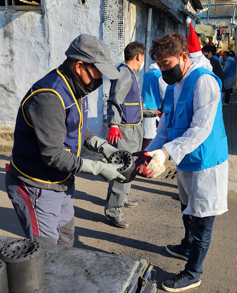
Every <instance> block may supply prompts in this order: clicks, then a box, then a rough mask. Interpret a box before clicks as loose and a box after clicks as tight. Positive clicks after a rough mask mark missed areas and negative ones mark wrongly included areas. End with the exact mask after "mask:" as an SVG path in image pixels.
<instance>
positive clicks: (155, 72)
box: [142, 68, 162, 109]
mask: <svg viewBox="0 0 237 293" xmlns="http://www.w3.org/2000/svg"><path fill="white" fill-rule="evenodd" d="M161 75H162V74H161V71H160V70H159V69H156V68H153V69H150V70H149V71H147V72H146V73H145V74H144V76H143V86H142V100H143V105H144V108H145V109H147V108H149V109H154V108H156V109H160V107H161V104H162V100H161V98H160V91H159V78H160V77H161Z"/></svg>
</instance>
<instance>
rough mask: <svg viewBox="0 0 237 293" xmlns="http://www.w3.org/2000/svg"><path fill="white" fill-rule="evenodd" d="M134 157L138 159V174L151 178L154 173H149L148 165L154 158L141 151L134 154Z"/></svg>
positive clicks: (136, 163)
mask: <svg viewBox="0 0 237 293" xmlns="http://www.w3.org/2000/svg"><path fill="white" fill-rule="evenodd" d="M132 155H133V156H134V157H138V158H137V159H136V161H135V166H136V170H137V172H138V174H140V175H143V176H145V177H150V175H151V174H152V172H153V171H152V172H150V173H148V174H146V173H147V171H148V169H147V165H148V164H149V162H150V160H151V159H152V157H151V156H150V155H148V153H147V151H140V152H136V153H133V154H132Z"/></svg>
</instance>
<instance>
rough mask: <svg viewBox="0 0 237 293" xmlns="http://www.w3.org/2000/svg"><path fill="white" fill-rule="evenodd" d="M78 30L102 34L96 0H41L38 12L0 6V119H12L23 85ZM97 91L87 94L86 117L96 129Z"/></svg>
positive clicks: (57, 58)
mask: <svg viewBox="0 0 237 293" xmlns="http://www.w3.org/2000/svg"><path fill="white" fill-rule="evenodd" d="M81 33H89V34H92V35H95V36H97V37H100V38H101V37H102V36H101V34H102V31H101V2H100V1H98V0H90V1H87V2H86V4H84V5H82V4H81V1H77V0H68V1H56V0H45V7H44V11H41V12H29V11H24V12H10V11H0V44H1V46H0V76H1V79H0V97H1V99H0V124H2V125H8V126H10V125H14V124H15V118H16V114H17V110H18V107H19V103H20V100H21V99H22V98H23V96H24V95H25V93H26V91H27V90H28V89H29V87H30V86H31V85H32V84H33V83H34V82H35V81H37V80H38V79H39V78H40V77H42V76H44V75H45V74H46V73H47V72H48V71H50V70H51V69H53V68H55V67H57V66H58V65H60V64H61V63H62V62H63V60H64V59H65V54H64V52H65V51H66V49H67V47H68V46H69V44H70V42H71V41H72V40H73V39H74V38H75V37H76V36H78V35H79V34H81ZM102 96H103V94H102V89H100V90H99V91H96V92H95V93H93V94H91V96H90V97H89V101H90V102H89V107H90V108H89V118H90V119H89V121H88V123H89V125H90V124H91V126H92V127H91V128H92V129H94V130H96V131H100V129H99V126H98V125H101V123H100V122H101V121H100V120H102V117H100V120H99V119H97V117H98V115H97V111H100V112H102V99H103V98H102ZM98 105H100V107H99V108H98V109H97V106H98ZM100 116H101V115H100ZM95 117H96V118H95ZM95 120H96V121H95ZM97 120H98V121H97ZM97 122H98V123H97Z"/></svg>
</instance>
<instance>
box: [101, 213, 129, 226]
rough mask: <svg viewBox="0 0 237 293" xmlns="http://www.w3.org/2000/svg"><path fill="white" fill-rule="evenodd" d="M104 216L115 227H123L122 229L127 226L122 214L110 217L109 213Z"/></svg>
mask: <svg viewBox="0 0 237 293" xmlns="http://www.w3.org/2000/svg"><path fill="white" fill-rule="evenodd" d="M105 216H106V218H107V219H108V220H109V221H110V222H112V223H113V224H114V225H115V226H117V227H120V228H124V229H126V228H128V227H129V224H128V222H127V221H126V220H125V219H124V218H123V217H122V216H119V217H111V216H109V215H105Z"/></svg>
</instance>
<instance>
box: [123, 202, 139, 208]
mask: <svg viewBox="0 0 237 293" xmlns="http://www.w3.org/2000/svg"><path fill="white" fill-rule="evenodd" d="M123 204H124V207H125V208H135V207H137V206H138V202H137V201H127V202H124V203H123Z"/></svg>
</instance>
